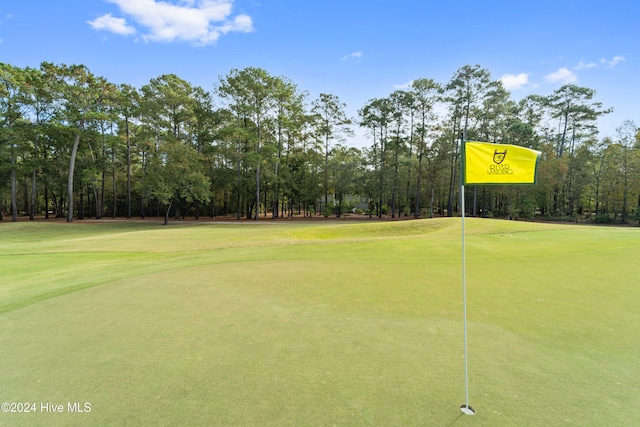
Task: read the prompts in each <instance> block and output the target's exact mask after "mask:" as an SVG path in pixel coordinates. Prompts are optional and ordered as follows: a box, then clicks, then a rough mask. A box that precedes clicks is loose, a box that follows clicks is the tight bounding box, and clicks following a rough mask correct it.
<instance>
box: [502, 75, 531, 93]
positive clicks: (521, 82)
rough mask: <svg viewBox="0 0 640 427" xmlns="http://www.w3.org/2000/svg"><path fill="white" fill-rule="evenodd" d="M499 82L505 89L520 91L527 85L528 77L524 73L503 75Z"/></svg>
mask: <svg viewBox="0 0 640 427" xmlns="http://www.w3.org/2000/svg"><path fill="white" fill-rule="evenodd" d="M500 81H501V82H502V85H503V86H504V88H505V89H508V90H514V89H522V87H523V86H525V85H527V84H529V75H528V74H526V73H520V74H505V75H503V76H502V77H500Z"/></svg>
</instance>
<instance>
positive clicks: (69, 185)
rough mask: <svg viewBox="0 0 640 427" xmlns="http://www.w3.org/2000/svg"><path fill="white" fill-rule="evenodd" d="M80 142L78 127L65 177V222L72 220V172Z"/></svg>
mask: <svg viewBox="0 0 640 427" xmlns="http://www.w3.org/2000/svg"><path fill="white" fill-rule="evenodd" d="M79 144H80V129H78V133H76V137H75V139H74V141H73V148H72V149H71V160H70V161H69V178H68V179H67V197H68V199H67V200H68V201H67V209H68V210H67V222H72V221H73V172H74V171H75V168H76V156H77V155H78V145H79Z"/></svg>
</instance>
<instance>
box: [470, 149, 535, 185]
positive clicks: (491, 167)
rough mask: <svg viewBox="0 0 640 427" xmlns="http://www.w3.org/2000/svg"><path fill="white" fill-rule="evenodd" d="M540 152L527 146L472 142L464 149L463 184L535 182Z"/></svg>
mask: <svg viewBox="0 0 640 427" xmlns="http://www.w3.org/2000/svg"><path fill="white" fill-rule="evenodd" d="M539 159H540V152H539V151H536V150H532V149H530V148H526V147H520V146H518V145H509V144H492V143H490V142H475V141H468V142H466V143H463V150H462V183H463V184H535V182H536V170H537V167H538V160H539Z"/></svg>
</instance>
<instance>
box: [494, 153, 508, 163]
mask: <svg viewBox="0 0 640 427" xmlns="http://www.w3.org/2000/svg"><path fill="white" fill-rule="evenodd" d="M505 157H507V150H504V151H503V152H500V153H499V152H498V150H496V151H495V153H493V162H494V163H495V164H497V165H499V164H500V163H502V161H503V160H504V158H505Z"/></svg>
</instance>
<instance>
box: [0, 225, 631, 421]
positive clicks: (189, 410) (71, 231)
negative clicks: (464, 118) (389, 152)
mask: <svg viewBox="0 0 640 427" xmlns="http://www.w3.org/2000/svg"><path fill="white" fill-rule="evenodd" d="M466 231H467V238H466V254H467V298H468V334H469V386H470V392H469V393H470V396H469V397H470V404H471V405H472V406H473V407H474V408H475V409H476V411H477V414H476V415H475V416H466V415H462V414H461V413H460V410H459V407H460V405H461V404H463V403H464V400H465V394H464V391H465V388H464V386H465V384H464V363H463V323H462V315H463V313H462V280H461V277H462V274H461V243H460V241H461V238H460V237H461V236H460V219H459V218H458V219H449V218H446V219H425V220H416V221H401V222H375V221H374V222H363V223H347V222H318V223H316V222H314V223H311V222H309V223H304V222H293V223H284V222H270V221H266V220H265V221H260V222H258V223H257V224H254V223H250V222H241V223H237V224H221V223H209V224H207V223H197V224H196V223H193V224H185V223H182V224H178V223H173V224H170V225H169V226H161V225H159V224H156V223H151V222H130V223H128V222H114V223H111V222H105V223H88V222H75V223H72V224H64V223H51V224H48V223H27V222H18V223H0V242H1V243H0V245H1V248H2V251H1V253H0V402H9V403H12V402H13V403H14V405H11V406H10V407H9V409H10V410H16V411H18V410H22V411H23V412H21V413H15V412H8V413H7V412H1V413H0V425H3V426H4V425H11V426H13V425H18V426H20V425H24V426H37V425H43V426H49V425H65V426H91V425H97V426H102V425H131V426H139V425H168V426H169V425H170V426H177V425H184V426H197V425H216V426H217V425H220V426H235V425H237V426H254V425H255V426H288V425H290V426H299V425H304V426H307V425H309V426H327V425H338V426H352V425H355V426H358V425H376V426H425V425H426V426H556V425H580V426H583V425H584V426H586V425H588V426H635V425H640V381H639V380H640V356H639V355H640V330H639V329H638V328H639V327H638V325H639V324H640V267H638V262H637V255H638V251H639V250H640V229H639V228H631V227H629V228H614V227H589V226H576V225H554V224H539V223H525V222H519V221H501V220H482V219H475V218H468V219H467V222H466ZM25 404H28V405H25ZM58 405H61V406H58ZM25 407H26V408H27V409H28V410H29V412H28V413H25V412H24V411H25ZM5 408H6V406H4V404H3V411H4V409H5ZM60 409H61V410H60ZM81 411H82V412H81Z"/></svg>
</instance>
